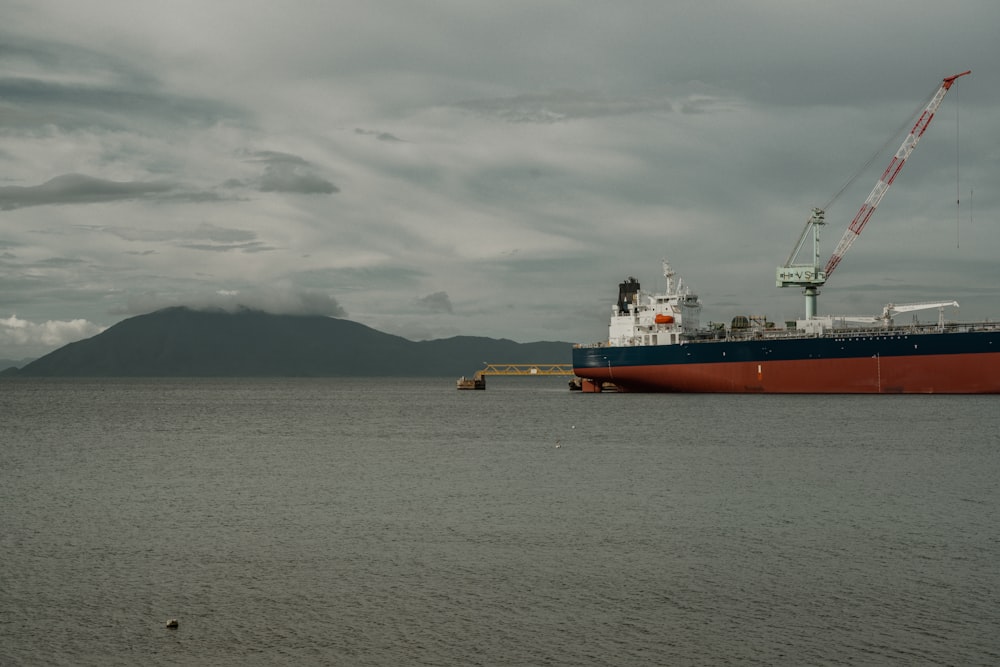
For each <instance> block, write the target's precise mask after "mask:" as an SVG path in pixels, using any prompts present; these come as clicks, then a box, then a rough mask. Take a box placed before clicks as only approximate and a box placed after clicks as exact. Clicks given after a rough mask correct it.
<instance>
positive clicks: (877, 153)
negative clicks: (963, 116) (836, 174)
mask: <svg viewBox="0 0 1000 667" xmlns="http://www.w3.org/2000/svg"><path fill="white" fill-rule="evenodd" d="M938 88H939V86H935V87H934V91H933V92H932V93H931V94H930V95H929V96H928V97H927V98H926V99H925V100H924V101H923V102H922V103H921V104H920V105H919V106H917V108H916V110H915V111H914V112H913V113H911V114H910V115H909V116H908V117H907V118H906V120H904V121H903V122H902V124H901V125H900V126H899V127H898V128H896V130H895V131H894V132H893V133H892V134H891V135H889V138H888V139H886V140H885V143H884V144H882V145H881V146H879V147H878V148H877V149H876V150H875V152H874V153H872V156H871V157H870V158H868V161H867V162H865V163H864V164H863V165H861V167H860V168H858V169H857V170H856V171H855V172H854V173H853V174H852V175H851V177H850V178H849V179H847V182H846V183H844V185H843V186H841V188H840V189H839V190H837V193H836V194H835V195H833V197H831V198H830V201H828V202H827V203H826V205H824V206H823V210H824V211H826V210H828V209H829V208H830V207H831V206H833V203H834V202H835V201H837V199H839V198H840V195H842V194H844V191H845V190H847V188H849V187H851V185H853V184H854V181H856V180H858V178H859V177H860V176H861V174H863V173H864V172H865V171H866V170H867V169H868V168H869V167H871V166H872V163H873V162H875V160H876V159H877V158H878V157H880V156H881V155H883V154H884V152H885V151H886V150H887V149H888V148H889V147H890V146H891V145H892V144H893V142H894V141H896V140H897V139H898V138H899V136H900V135H901V134H902V133H903V132H904V131H906V128H907V126H910V125H912V124H913V119H914V118H916V117H917V114H919V113H921V112H922V111H923V110H924V109H925V108H926V107H927V105H928V103H930V101H931V99H932V98H933V97H934V95H936V94H937V91H938Z"/></svg>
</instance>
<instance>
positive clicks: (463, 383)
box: [457, 362, 573, 390]
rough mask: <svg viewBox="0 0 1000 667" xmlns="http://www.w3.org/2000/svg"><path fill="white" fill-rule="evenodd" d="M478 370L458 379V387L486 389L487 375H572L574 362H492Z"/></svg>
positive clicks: (486, 363)
mask: <svg viewBox="0 0 1000 667" xmlns="http://www.w3.org/2000/svg"><path fill="white" fill-rule="evenodd" d="M483 363H484V364H485V366H484V367H483V368H481V369H480V370H478V371H476V372H475V374H474V375H473V376H472V377H471V378H467V377H465V376H464V375H463V376H462V377H460V378H459V379H458V383H457V388H458V389H482V390H484V389H486V376H487V375H539V376H552V375H561V376H571V375H573V364H491V363H489V362H483Z"/></svg>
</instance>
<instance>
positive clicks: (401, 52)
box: [0, 0, 1000, 361]
mask: <svg viewBox="0 0 1000 667" xmlns="http://www.w3.org/2000/svg"><path fill="white" fill-rule="evenodd" d="M0 15H2V16H3V21H2V23H0V133H2V139H0V358H9V359H20V358H24V357H29V356H37V355H40V354H43V353H45V352H48V351H50V350H52V349H55V348H57V347H60V346H61V345H63V344H65V343H67V342H70V341H72V340H77V339H80V338H84V337H88V336H92V335H94V334H96V333H98V332H99V331H101V330H102V329H103V328H106V327H108V326H110V325H112V324H114V323H116V322H118V321H120V320H122V319H124V318H127V317H132V316H135V315H138V314H142V313H146V312H150V311H152V310H155V309H158V308H162V307H165V306H169V305H178V304H184V305H191V306H212V305H216V306H233V305H236V304H242V305H246V306H249V307H258V308H263V309H266V310H269V311H272V312H282V313H293V312H308V313H324V314H329V315H336V316H341V317H347V318H349V319H352V320H356V321H359V322H362V323H364V324H367V325H369V326H372V327H375V328H377V329H380V330H383V331H387V332H390V333H395V334H399V335H402V336H405V337H407V338H410V339H413V340H420V339H428V338H443V337H449V336H453V335H460V334H461V335H482V336H491V337H497V338H500V337H504V338H511V339H514V340H517V341H521V342H527V341H534V340H566V341H573V342H594V341H597V340H600V339H602V338H605V337H606V335H607V318H608V316H609V314H610V307H611V304H612V303H613V302H614V301H615V298H616V296H617V283H618V282H619V281H621V280H624V279H625V278H626V277H628V276H635V277H637V278H639V280H640V281H641V282H642V284H643V286H644V287H647V288H653V287H656V286H658V285H660V284H661V281H662V278H661V275H660V273H661V271H660V262H661V259H663V258H667V259H669V260H670V261H671V263H672V265H673V267H674V269H675V270H676V271H677V273H678V274H679V275H680V276H681V277H683V279H684V281H685V283H686V284H687V285H689V286H690V287H691V288H692V290H693V291H694V292H696V293H697V294H698V295H699V296H700V297H701V299H702V301H703V302H704V304H705V310H704V312H703V319H704V320H714V321H729V319H730V318H731V317H732V316H733V315H737V314H747V315H754V314H757V315H767V316H769V317H770V318H771V319H772V320H776V321H783V320H785V319H795V318H796V317H801V316H802V311H803V300H802V297H801V295H800V293H799V290H797V289H794V288H790V289H778V288H776V287H775V286H774V274H775V267H776V266H777V265H779V264H781V263H783V262H784V261H785V260H786V258H787V256H788V254H789V252H790V251H791V249H792V246H793V245H794V243H795V241H796V240H797V238H798V236H799V233H800V232H801V230H802V227H803V225H804V224H805V222H806V220H807V219H808V217H809V213H810V210H811V208H812V207H814V206H822V205H825V204H827V203H828V202H829V201H830V200H831V199H832V198H833V197H834V195H835V194H836V193H837V192H838V190H840V188H841V187H842V186H843V185H844V184H845V183H846V182H847V181H848V180H849V179H850V178H851V177H852V176H853V175H854V174H855V173H856V172H857V171H858V170H859V168H861V167H862V166H863V165H864V164H865V163H866V162H867V161H868V160H869V159H870V158H872V157H873V155H874V154H875V153H876V151H878V150H879V149H880V148H881V149H882V150H881V152H879V153H878V156H877V157H875V159H874V162H873V163H872V165H871V166H870V167H869V168H868V169H867V170H866V171H864V172H862V173H861V175H860V176H859V177H858V179H857V180H856V181H855V182H854V184H853V185H852V186H850V187H849V188H847V190H845V192H844V193H843V194H842V195H841V196H840V197H839V198H837V199H836V201H835V202H834V204H833V206H831V207H830V208H829V209H828V213H827V221H828V223H829V224H828V225H827V226H826V229H825V230H824V237H823V250H822V255H823V259H824V261H825V259H826V257H828V256H829V255H830V254H831V253H832V251H833V248H834V247H835V245H836V243H837V241H838V239H839V238H840V236H841V234H842V233H843V231H844V230H845V229H846V228H847V226H848V224H849V223H850V221H851V219H852V218H853V217H854V214H855V213H856V212H857V210H858V208H859V207H860V206H861V204H862V202H863V201H864V199H865V197H867V195H868V193H869V191H870V190H871V188H872V186H873V185H874V183H875V181H876V179H877V178H878V176H879V175H880V174H881V172H882V170H883V169H884V168H885V166H886V164H888V161H889V158H890V157H891V156H892V154H893V153H894V152H895V150H896V148H897V146H898V145H899V143H900V142H901V141H902V138H903V136H904V134H905V131H904V132H900V130H908V129H909V126H911V125H912V123H913V121H914V119H915V116H914V114H915V112H917V111H918V110H919V109H920V108H921V107H922V105H924V104H925V103H926V102H927V100H928V99H929V97H930V95H931V94H932V93H933V92H934V90H935V89H936V88H937V87H938V86H939V85H940V82H941V79H942V78H943V77H945V76H949V75H952V74H956V73H959V72H962V71H964V70H967V69H971V70H972V71H973V72H972V74H971V75H970V76H967V77H963V78H962V79H960V80H959V81H958V82H957V83H956V84H955V86H954V87H953V88H952V89H951V92H950V93H949V94H948V96H947V97H946V98H945V100H944V103H943V104H942V106H941V109H940V110H939V112H938V115H937V117H936V118H935V120H934V122H933V123H932V125H931V127H930V129H929V130H928V132H927V133H926V134H925V135H924V137H923V139H922V141H921V143H920V145H919V146H918V148H917V149H916V151H915V152H914V154H913V156H912V157H911V158H910V160H909V161H908V162H907V164H906V167H905V168H904V169H903V171H902V173H901V174H900V176H899V177H898V179H897V181H896V183H895V185H894V186H893V188H892V189H891V190H890V191H889V193H888V194H887V195H886V197H885V200H884V201H883V203H882V205H881V207H880V208H879V210H878V211H877V212H876V213H875V215H874V217H873V218H872V221H871V222H870V224H869V225H868V226H867V228H866V229H865V231H864V233H863V234H862V236H861V238H859V239H858V241H857V242H856V243H855V244H854V246H853V247H852V248H851V250H850V252H849V253H848V254H847V256H846V257H845V259H844V261H843V262H842V263H841V264H840V266H839V267H838V268H837V271H836V273H835V274H834V276H833V277H832V278H831V279H830V281H829V282H828V284H827V286H826V287H825V288H824V289H823V291H822V296H821V297H820V301H819V310H820V312H821V313H829V314H851V315H875V314H878V313H879V312H880V311H881V308H882V306H883V305H884V304H886V303H888V302H895V303H903V302H910V301H920V300H928V299H945V298H946V299H957V300H958V301H959V302H960V303H961V304H962V308H961V310H960V311H959V312H958V313H954V316H956V317H958V318H960V319H964V320H970V319H972V320H975V319H985V318H997V317H1000V264H998V261H997V252H998V250H1000V227H998V211H1000V197H998V186H1000V105H998V97H1000V72H998V67H1000V40H998V39H997V28H998V27H1000V2H996V0H968V1H963V0H959V1H957V2H954V3H943V2H940V1H936V0H935V1H930V0H882V1H881V2H872V1H871V0H863V1H843V2H828V1H811V0H787V1H779V0H755V1H754V2H713V1H710V0H697V1H691V2H686V1H663V0H656V1H650V2H621V1H617V0H616V1H615V2H610V1H609V2H587V1H582V0H574V1H570V0H567V1H563V2H557V1H552V2H546V1H543V0H507V1H505V2H490V3H486V2H470V1H469V0H440V1H428V2H420V1H415V0H380V1H372V0H358V1H353V0H352V1H345V0H334V1H332V2H319V1H308V2H307V1H301V2H297V1H290V2H284V3H276V2H271V1H268V2H263V1H258V0H233V1H224V0H211V1H207V2H206V0H197V1H190V2H189V1H180V0H174V1H172V2H140V1H136V0H123V1H120V2H119V1H117V0H93V1H90V2H77V1H73V0H65V1H58V0H27V1H24V2H21V1H19V0H0ZM887 142H889V143H887ZM959 199H960V200H961V205H960V206H958V205H956V202H957V200H959ZM932 316H933V314H932ZM501 361H503V360H501ZM509 361H516V360H509Z"/></svg>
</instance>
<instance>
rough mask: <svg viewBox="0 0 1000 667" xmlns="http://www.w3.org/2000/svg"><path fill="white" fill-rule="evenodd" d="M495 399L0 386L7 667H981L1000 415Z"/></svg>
mask: <svg viewBox="0 0 1000 667" xmlns="http://www.w3.org/2000/svg"><path fill="white" fill-rule="evenodd" d="M487 382H488V388H487V390H486V391H484V392H480V391H456V390H455V385H454V380H453V379H452V378H439V379H433V378H432V379H426V378H424V379H332V378H331V379H308V380H307V379H280V380H274V379H267V380H263V379H261V380H229V379H224V380H222V379H193V380H182V379H170V380H161V379H153V380H149V379H138V380H18V379H12V380H5V381H2V382H0V664H3V665H22V664H23V665H33V664H45V665H116V664H117V665H138V664H163V665H209V664H210V665H246V664H257V665H273V664H324V665H712V664H734V665H754V664H757V665H806V664H834V665H835V664H844V665H857V664H874V665H886V664H900V665H923V664H953V665H993V664H998V663H1000V632H998V628H1000V516H998V511H997V510H998V507H1000V484H998V483H997V478H998V473H1000V410H998V403H997V401H998V399H997V398H995V397H975V396H864V397H861V396H857V397H855V396H760V395H722V396H710V395H641V394H600V395H596V394H580V393H578V392H570V391H568V390H567V387H566V383H565V381H564V380H562V379H558V378H538V377H536V378H492V377H491V378H488V380H487ZM170 618H176V619H177V620H178V627H177V628H176V629H169V628H167V627H165V623H166V621H167V619H170Z"/></svg>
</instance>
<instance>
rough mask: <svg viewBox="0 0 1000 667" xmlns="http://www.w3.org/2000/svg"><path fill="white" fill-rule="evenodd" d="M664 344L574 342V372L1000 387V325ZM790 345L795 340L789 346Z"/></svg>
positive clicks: (722, 383) (715, 384)
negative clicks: (855, 337)
mask: <svg viewBox="0 0 1000 667" xmlns="http://www.w3.org/2000/svg"><path fill="white" fill-rule="evenodd" d="M879 342H881V343H882V345H879V344H878V343H879ZM956 344H958V345H957V346H958V347H965V348H967V349H966V350H964V351H956V350H954V347H952V346H956ZM994 344H995V345H994ZM662 348H674V349H673V350H671V349H662ZM662 348H661V349H657V348H656V347H655V346H651V347H580V348H575V349H574V350H573V366H574V372H575V373H576V375H577V376H579V377H581V378H583V379H584V380H587V381H589V388H591V389H592V390H599V387H600V386H601V384H602V383H604V382H610V383H612V384H614V385H615V387H616V388H617V389H618V390H619V391H626V392H690V393H775V394H778V393H784V394H995V393H1000V333H997V332H990V333H978V334H977V333H962V334H937V335H930V336H927V335H923V336H905V335H899V336H886V337H884V339H883V340H882V341H879V340H877V339H875V340H873V339H869V340H865V341H852V340H842V339H841V340H838V339H826V340H823V339H811V340H810V339H804V340H797V341H796V340H784V341H759V342H753V343H751V342H749V341H743V342H705V343H694V344H689V345H680V346H662ZM783 348H788V349H787V350H784V351H785V352H786V354H782V352H783ZM851 348H857V349H854V350H852V349H851ZM921 348H928V350H927V351H926V352H922V351H921ZM935 348H944V349H940V350H937V349H935ZM947 348H951V349H947ZM994 349H995V350H996V351H993V350H994ZM809 350H811V351H809ZM709 357H716V358H715V359H711V358H709ZM782 357H788V358H782ZM586 388H587V387H586V386H585V389H586Z"/></svg>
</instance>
